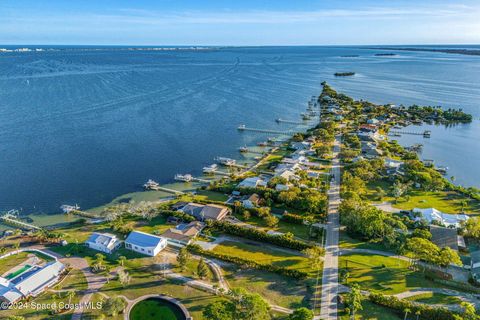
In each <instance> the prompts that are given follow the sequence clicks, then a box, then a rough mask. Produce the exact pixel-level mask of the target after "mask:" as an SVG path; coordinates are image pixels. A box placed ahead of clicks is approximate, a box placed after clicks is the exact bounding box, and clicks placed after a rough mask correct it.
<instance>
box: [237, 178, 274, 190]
mask: <svg viewBox="0 0 480 320" xmlns="http://www.w3.org/2000/svg"><path fill="white" fill-rule="evenodd" d="M266 186H267V182H266V181H265V180H264V179H262V178H260V177H249V178H246V179H244V180H243V181H242V182H240V183H239V184H238V185H237V187H238V188H258V187H266Z"/></svg>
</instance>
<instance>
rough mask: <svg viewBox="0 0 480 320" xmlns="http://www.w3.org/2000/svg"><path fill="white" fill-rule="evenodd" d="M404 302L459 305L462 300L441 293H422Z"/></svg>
mask: <svg viewBox="0 0 480 320" xmlns="http://www.w3.org/2000/svg"><path fill="white" fill-rule="evenodd" d="M406 300H409V301H415V302H420V303H426V304H460V303H461V302H462V300H461V299H460V298H458V297H455V296H448V295H445V294H441V293H432V292H430V293H422V294H419V295H416V296H413V297H409V298H407V299H406Z"/></svg>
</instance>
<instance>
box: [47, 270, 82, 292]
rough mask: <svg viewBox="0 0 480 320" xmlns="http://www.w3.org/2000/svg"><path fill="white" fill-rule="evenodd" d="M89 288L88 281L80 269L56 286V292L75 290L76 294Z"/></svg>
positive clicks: (72, 272)
mask: <svg viewBox="0 0 480 320" xmlns="http://www.w3.org/2000/svg"><path fill="white" fill-rule="evenodd" d="M87 287H88V284H87V280H86V279H85V276H84V275H83V272H82V271H81V270H78V269H72V270H70V272H69V273H68V275H67V277H66V278H65V279H63V280H62V282H60V283H59V284H58V285H56V286H55V290H74V291H76V292H78V291H82V290H86V289H87Z"/></svg>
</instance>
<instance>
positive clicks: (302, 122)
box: [275, 118, 307, 124]
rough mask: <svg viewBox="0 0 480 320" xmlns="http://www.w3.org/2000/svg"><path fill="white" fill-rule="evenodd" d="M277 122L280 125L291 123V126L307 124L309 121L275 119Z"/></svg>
mask: <svg viewBox="0 0 480 320" xmlns="http://www.w3.org/2000/svg"><path fill="white" fill-rule="evenodd" d="M275 121H276V122H278V123H282V122H283V123H290V124H306V122H307V120H305V121H295V120H285V119H281V118H278V119H275Z"/></svg>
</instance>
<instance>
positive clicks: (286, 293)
mask: <svg viewBox="0 0 480 320" xmlns="http://www.w3.org/2000/svg"><path fill="white" fill-rule="evenodd" d="M223 270H224V276H225V279H226V280H227V282H228V283H229V285H230V287H233V288H235V287H242V288H245V289H247V290H248V291H250V292H254V293H258V294H260V295H261V296H262V297H263V298H264V299H265V300H267V301H268V302H269V303H271V304H275V305H279V306H282V307H285V308H291V309H295V308H298V307H309V300H310V298H311V294H312V292H311V290H309V289H308V287H307V282H306V281H297V280H293V279H291V278H288V277H284V276H281V275H278V274H275V273H272V272H265V271H261V270H242V269H239V268H238V267H237V266H235V265H231V266H228V267H224V268H223Z"/></svg>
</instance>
